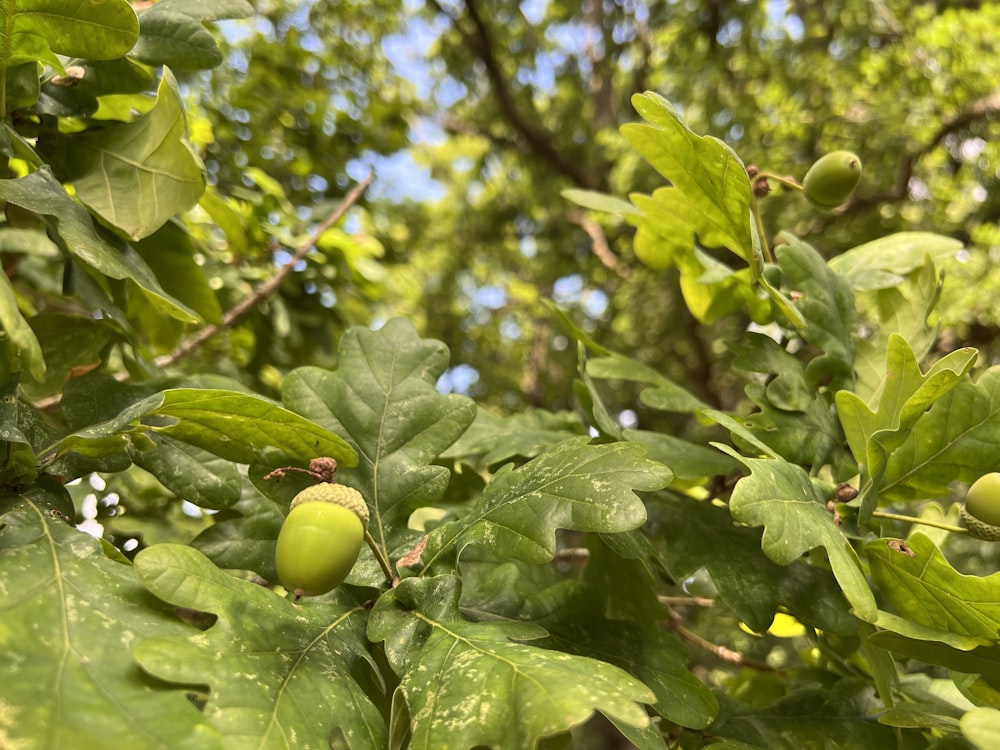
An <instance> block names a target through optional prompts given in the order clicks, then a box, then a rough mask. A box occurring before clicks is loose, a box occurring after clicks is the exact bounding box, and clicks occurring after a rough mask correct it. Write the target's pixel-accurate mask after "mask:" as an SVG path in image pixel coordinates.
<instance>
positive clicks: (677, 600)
mask: <svg viewBox="0 0 1000 750" xmlns="http://www.w3.org/2000/svg"><path fill="white" fill-rule="evenodd" d="M656 600H657V601H658V602H659V603H660V604H663V605H664V606H667V607H714V606H715V599H707V598H705V597H704V596H658V597H656Z"/></svg>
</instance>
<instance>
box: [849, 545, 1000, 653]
mask: <svg viewBox="0 0 1000 750" xmlns="http://www.w3.org/2000/svg"><path fill="white" fill-rule="evenodd" d="M907 546H908V547H909V549H910V550H911V552H912V555H911V554H903V553H900V552H898V551H896V550H894V549H892V548H891V547H890V545H889V544H887V542H886V540H884V539H878V540H875V541H873V542H870V543H869V544H868V545H866V546H865V552H866V554H867V557H868V561H869V565H870V567H871V575H872V580H873V581H874V582H875V583H876V584H878V587H879V591H880V592H882V593H883V594H884V595H885V597H886V599H887V600H888V602H889V603H890V604H891V605H892V607H893V608H894V609H895V610H896V612H898V613H899V614H900V615H901V616H903V617H904V618H906V619H908V620H910V621H911V622H914V623H917V624H919V625H925V626H927V627H930V628H934V629H936V630H940V631H944V632H946V633H956V634H958V635H960V636H968V637H971V638H978V639H981V642H982V643H984V644H986V643H989V644H997V643H1000V573H994V574H993V575H991V576H985V577H979V576H970V575H963V574H961V573H959V572H958V571H956V570H955V569H954V568H953V567H952V566H951V565H950V564H949V563H948V561H947V560H946V559H945V558H944V555H942V554H941V551H940V550H939V549H938V548H937V547H936V546H935V545H934V543H933V542H931V541H930V539H928V538H927V537H926V536H924V535H923V534H921V533H919V532H918V533H915V534H912V535H911V536H910V537H909V539H907Z"/></svg>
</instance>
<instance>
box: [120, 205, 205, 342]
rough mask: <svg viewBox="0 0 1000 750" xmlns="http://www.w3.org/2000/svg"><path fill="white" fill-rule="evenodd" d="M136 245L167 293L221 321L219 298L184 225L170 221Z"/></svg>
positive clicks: (200, 313)
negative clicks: (198, 258) (198, 259)
mask: <svg viewBox="0 0 1000 750" xmlns="http://www.w3.org/2000/svg"><path fill="white" fill-rule="evenodd" d="M134 247H135V250H136V252H138V253H139V255H140V256H141V257H142V259H143V260H144V261H146V263H147V264H148V265H149V267H150V269H152V271H153V273H155V274H156V278H157V279H159V280H160V283H161V284H162V285H163V288H164V289H165V290H166V291H167V293H169V294H171V295H172V296H173V297H174V298H175V299H178V300H180V301H181V302H183V303H184V304H185V305H187V306H188V307H190V308H191V309H192V310H194V311H195V312H197V313H198V314H199V315H200V316H201V317H202V318H203V319H204V320H205V321H207V322H208V323H214V324H218V323H219V322H221V320H222V307H221V305H220V304H219V299H218V297H216V295H215V292H214V291H213V290H212V288H211V286H210V285H209V283H208V279H207V278H206V276H205V270H204V268H203V267H202V265H201V264H199V263H198V261H197V259H196V257H195V256H196V255H197V253H198V249H197V248H196V247H195V244H194V242H193V241H192V239H191V235H190V234H189V233H188V231H187V230H186V229H185V228H184V226H183V225H182V224H180V223H179V222H177V221H168V222H167V223H166V224H164V225H163V226H162V227H160V228H159V229H158V230H156V231H155V232H154V233H153V234H151V235H150V236H148V237H146V238H145V239H143V240H141V241H139V242H136V243H135V244H134Z"/></svg>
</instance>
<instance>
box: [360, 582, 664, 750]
mask: <svg viewBox="0 0 1000 750" xmlns="http://www.w3.org/2000/svg"><path fill="white" fill-rule="evenodd" d="M458 597H459V585H458V579H457V578H454V577H452V576H440V577H437V578H430V579H419V578H408V579H406V580H404V581H402V582H401V583H400V585H399V587H397V588H396V589H393V590H392V591H390V592H388V593H386V594H383V595H382V596H381V597H380V598H379V600H378V602H376V604H375V607H374V609H373V610H372V613H371V619H370V621H369V628H368V636H369V638H371V639H372V640H374V641H385V647H386V653H387V656H388V657H389V662H390V664H391V665H392V667H393V669H395V670H396V672H397V674H399V676H400V683H399V687H398V688H397V691H398V696H399V697H400V698H401V699H402V700H404V701H405V703H406V709H407V711H406V713H407V715H408V716H409V717H410V731H411V735H412V736H411V740H410V747H474V746H478V745H485V746H491V747H518V748H521V747H534V746H536V743H537V742H538V740H539V739H540V738H542V737H547V736H549V735H554V734H558V733H560V732H565V731H567V730H569V729H571V728H572V727H574V726H577V725H579V724H582V723H583V722H584V721H586V720H587V719H588V718H589V717H590V716H591V715H592V714H593V713H594V712H595V711H600V712H601V713H604V714H606V715H607V716H609V717H611V718H613V719H617V720H618V721H621V722H623V723H625V724H628V725H631V726H636V727H639V728H642V727H648V726H649V724H650V721H649V716H648V715H647V714H646V712H645V710H643V708H642V706H641V705H640V704H641V703H651V702H653V701H654V700H655V697H654V695H653V694H652V693H651V692H650V691H649V689H648V688H647V687H646V686H645V685H643V684H642V683H641V682H639V681H637V680H636V679H634V678H633V677H632V676H630V675H629V674H628V673H626V672H624V671H622V670H620V669H618V668H617V667H614V666H612V665H610V664H608V663H606V662H603V661H598V660H596V659H591V658H586V657H581V656H574V655H570V654H566V653H560V652H557V651H548V650H546V649H542V648H538V647H536V646H532V645H528V644H525V643H521V642H518V641H525V640H534V639H536V638H538V637H540V636H542V635H544V632H545V631H544V630H542V629H541V628H539V627H537V626H534V625H528V624H521V623H472V622H468V621H465V620H462V619H461V618H460V616H459V615H458ZM485 684H489V685H490V689H488V690H470V689H469V686H470V685H485ZM395 704H396V701H395V700H394V713H396V712H397V711H398V709H395Z"/></svg>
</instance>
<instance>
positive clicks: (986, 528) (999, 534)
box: [959, 503, 1000, 542]
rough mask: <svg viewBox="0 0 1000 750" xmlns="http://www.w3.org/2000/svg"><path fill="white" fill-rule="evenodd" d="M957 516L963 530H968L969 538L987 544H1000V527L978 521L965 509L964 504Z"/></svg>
mask: <svg viewBox="0 0 1000 750" xmlns="http://www.w3.org/2000/svg"><path fill="white" fill-rule="evenodd" d="M959 515H960V516H961V517H962V523H963V524H964V525H965V528H967V529H968V530H969V535H970V536H974V537H975V538H976V539H982V540H984V541H987V542H1000V526H994V525H993V524H991V523H986V521H980V520H979V519H978V518H976V517H975V516H974V515H972V514H971V513H969V511H967V510H966V509H965V504H964V503H963V504H962V506H961V508H959Z"/></svg>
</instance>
